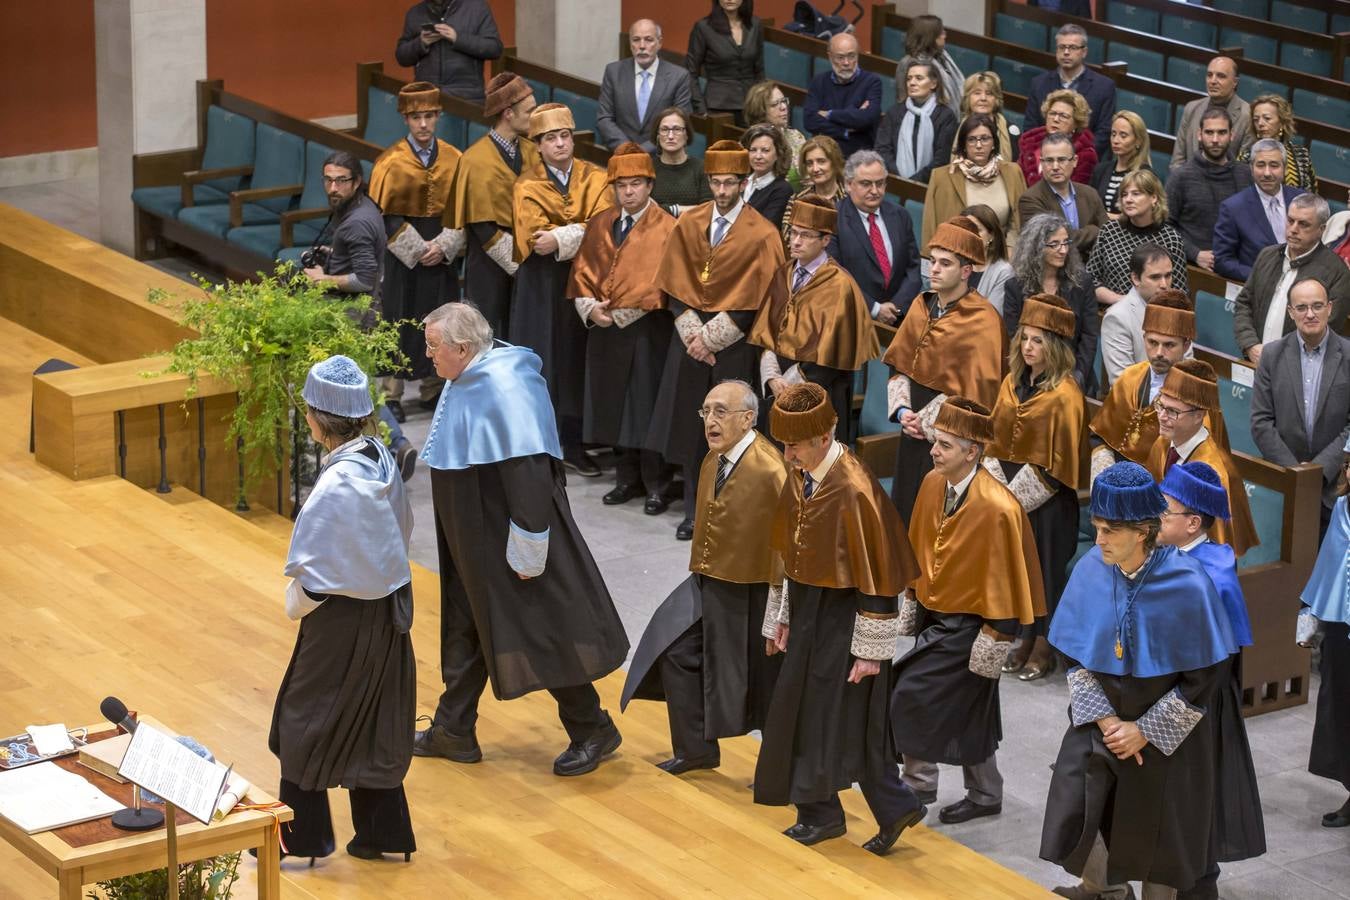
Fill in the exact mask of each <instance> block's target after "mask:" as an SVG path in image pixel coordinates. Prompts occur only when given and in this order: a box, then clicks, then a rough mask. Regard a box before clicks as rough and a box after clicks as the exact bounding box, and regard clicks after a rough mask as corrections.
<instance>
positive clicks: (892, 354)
mask: <svg viewBox="0 0 1350 900" xmlns="http://www.w3.org/2000/svg"><path fill="white" fill-rule="evenodd" d="M933 297H934V294H933V292H932V291H924V292H923V293H921V294H919V296H918V297H916V298H915V299H914V302H913V303H911V304H910V307H909V312H908V313H907V314H906V315H905V320H904V321H903V322H902V323H900V328H899V329H898V330H897V331H896V333H895V338H894V339H893V340H892V341H891V346H890V347H889V348H888V349H887V350H886V355H885V357H883V359H884V360H885V362H886V365H888V366H890V367H891V368H892V369H894V370H895V371H897V372H899V373H900V374H901V375H907V376H909V378H910V379H911V380H912V381H913V382H915V383H916V384H920V385H923V386H924V387H927V388H931V389H932V390H934V391H937V392H938V393H941V394H946V395H947V396H949V397H951V396H959V397H965V398H966V399H967V400H974V401H975V402H977V403H980V404H982V405H984V406H986V407H991V408H992V407H993V405H994V401H995V399H996V398H997V397H998V387H999V382H1001V381H1002V380H1003V367H1004V360H1005V359H1006V357H1007V355H1008V353H1007V350H1008V337H1007V333H1006V332H1005V331H1004V330H1003V320H1002V319H1001V318H1000V316H999V314H998V311H997V310H995V309H994V307H993V306H992V305H991V304H990V303H989V301H988V300H986V299H985V298H984V297H982V296H980V294H979V293H978V292H976V291H968V292H967V293H966V295H965V296H964V297H962V298H961V299H960V300H957V301H956V302H955V303H953V304H952V305H951V307H950V308H949V309H948V310H947V312H945V313H944V314H943V315H942V317H941V318H939V319H937V320H936V321H934V320H931V319H929V317H928V304H929V302H930V301H932V299H933Z"/></svg>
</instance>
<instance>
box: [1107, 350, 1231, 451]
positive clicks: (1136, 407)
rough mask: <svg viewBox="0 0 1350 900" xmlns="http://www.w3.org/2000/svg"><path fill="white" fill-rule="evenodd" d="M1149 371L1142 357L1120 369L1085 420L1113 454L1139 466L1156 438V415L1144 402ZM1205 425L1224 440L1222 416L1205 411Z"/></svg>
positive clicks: (1146, 397)
mask: <svg viewBox="0 0 1350 900" xmlns="http://www.w3.org/2000/svg"><path fill="white" fill-rule="evenodd" d="M1150 371H1151V367H1150V366H1149V363H1148V360H1144V361H1143V362H1139V363H1135V364H1134V365H1132V366H1129V367H1127V368H1126V369H1125V370H1124V371H1123V372H1121V373H1120V377H1119V378H1117V379H1116V380H1115V383H1114V384H1112V385H1111V390H1110V392H1109V393H1107V395H1106V399H1104V400H1103V401H1102V407H1101V409H1099V410H1097V414H1096V415H1095V416H1093V417H1092V421H1091V422H1090V423H1088V428H1090V429H1091V430H1092V433H1093V434H1095V435H1097V437H1099V438H1101V439H1102V441H1103V442H1104V443H1105V444H1106V446H1108V447H1110V448H1111V449H1112V450H1114V451H1115V453H1116V455H1117V456H1119V457H1121V458H1123V459H1128V460H1130V461H1131V462H1137V463H1139V464H1140V465H1144V463H1145V461H1146V460H1147V459H1148V453H1149V451H1150V450H1151V449H1153V444H1154V442H1155V441H1157V440H1158V414H1157V413H1156V412H1154V411H1153V404H1151V403H1149V402H1148V385H1149V372H1150ZM1205 427H1206V428H1208V429H1209V433H1210V434H1214V435H1218V436H1219V439H1220V440H1223V441H1226V440H1227V432H1226V431H1225V430H1224V424H1223V416H1222V415H1220V414H1218V413H1217V412H1216V413H1205Z"/></svg>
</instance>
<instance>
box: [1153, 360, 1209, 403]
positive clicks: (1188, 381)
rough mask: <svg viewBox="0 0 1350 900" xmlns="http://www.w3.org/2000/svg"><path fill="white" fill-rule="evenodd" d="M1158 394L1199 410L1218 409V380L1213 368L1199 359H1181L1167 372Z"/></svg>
mask: <svg viewBox="0 0 1350 900" xmlns="http://www.w3.org/2000/svg"><path fill="white" fill-rule="evenodd" d="M1159 393H1163V394H1166V395H1167V396H1169V397H1174V398H1176V399H1177V400H1180V401H1181V402H1182V403H1185V404H1186V405H1188V406H1194V407H1197V408H1199V409H1208V410H1216V409H1218V408H1219V378H1218V376H1217V375H1215V374H1214V367H1213V366H1211V365H1210V364H1209V363H1207V362H1204V361H1203V360H1199V359H1183V360H1182V361H1181V362H1179V363H1177V364H1176V365H1174V366H1173V367H1172V368H1170V369H1168V370H1167V378H1166V379H1164V380H1163V386H1162V390H1161V391H1159Z"/></svg>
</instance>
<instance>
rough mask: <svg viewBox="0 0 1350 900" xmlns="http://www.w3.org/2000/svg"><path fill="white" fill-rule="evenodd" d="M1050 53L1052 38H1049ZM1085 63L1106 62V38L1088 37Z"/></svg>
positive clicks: (1053, 49)
mask: <svg viewBox="0 0 1350 900" xmlns="http://www.w3.org/2000/svg"><path fill="white" fill-rule="evenodd" d="M1050 52H1051V53H1054V52H1055V48H1054V38H1051V46H1050ZM1087 61H1088V64H1089V65H1098V64H1100V63H1104V62H1106V38H1099V37H1093V36H1092V35H1088V48H1087Z"/></svg>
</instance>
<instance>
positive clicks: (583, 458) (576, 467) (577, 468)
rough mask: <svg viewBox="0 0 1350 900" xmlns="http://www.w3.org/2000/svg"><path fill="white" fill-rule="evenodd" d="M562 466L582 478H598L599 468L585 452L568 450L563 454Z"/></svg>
mask: <svg viewBox="0 0 1350 900" xmlns="http://www.w3.org/2000/svg"><path fill="white" fill-rule="evenodd" d="M563 465H564V466H566V467H567V468H569V469H571V470H572V471H573V472H576V473H577V474H578V475H580V476H581V477H582V478H599V477H600V467H599V466H597V465H596V464H595V463H594V462H593V461H592V460H591V458H590V457H589V456H587V455H586V451H585V450H569V451H565V452H564V453H563Z"/></svg>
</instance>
